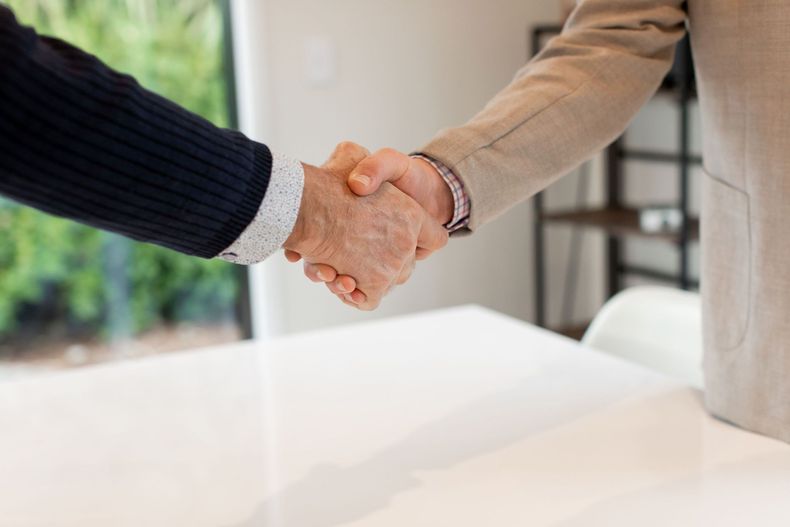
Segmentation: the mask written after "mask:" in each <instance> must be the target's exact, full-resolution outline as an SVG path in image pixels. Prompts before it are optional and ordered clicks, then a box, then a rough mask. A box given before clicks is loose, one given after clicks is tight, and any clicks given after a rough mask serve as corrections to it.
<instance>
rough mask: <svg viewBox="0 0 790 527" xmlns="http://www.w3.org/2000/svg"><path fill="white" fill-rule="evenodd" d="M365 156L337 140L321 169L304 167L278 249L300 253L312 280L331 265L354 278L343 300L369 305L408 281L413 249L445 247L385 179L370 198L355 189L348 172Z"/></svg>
mask: <svg viewBox="0 0 790 527" xmlns="http://www.w3.org/2000/svg"><path fill="white" fill-rule="evenodd" d="M367 154H368V152H367V151H366V150H365V149H363V148H362V147H360V146H358V145H355V144H353V143H342V144H340V145H339V146H338V147H337V149H336V150H335V152H334V154H333V155H332V157H331V158H330V160H329V161H328V162H327V163H326V164H325V165H324V166H323V167H322V168H321V169H319V168H316V167H312V166H309V165H305V185H304V192H303V195H302V204H301V208H300V211H299V216H298V218H297V220H296V225H295V227H294V230H293V233H292V234H291V236H290V237H289V238H288V240H287V241H286V242H285V244H284V247H285V249H286V256H287V257H288V258H289V260H292V261H293V260H294V259H298V258H299V257H302V258H304V259H305V262H306V265H307V266H308V268H309V269H310V272H307V271H306V273H307V274H308V276H309V277H311V278H313V277H314V278H316V279H319V280H321V281H326V280H324V279H323V278H326V276H325V275H324V274H323V273H324V272H331V273H332V274H335V270H337V272H338V273H342V274H343V275H345V276H344V277H342V278H346V279H349V278H348V277H351V276H353V277H354V280H353V281H354V284H353V285H354V286H355V287H356V289H354V288H353V287H352V288H351V290H350V292H347V293H343V295H342V296H341V300H343V301H344V302H345V303H347V304H349V305H353V306H355V307H358V308H360V309H364V310H371V309H375V308H376V307H377V306H378V305H379V303H380V302H381V299H382V298H383V297H384V295H385V294H386V293H387V292H388V291H389V290H390V289H391V288H392V287H393V286H395V285H396V284H399V283H403V282H405V281H406V280H407V279H408V277H409V276H410V275H411V272H412V269H413V267H414V261H415V258H416V256H417V253H418V252H419V254H420V255H425V254H430V253H431V252H433V251H435V250H438V249H441V248H442V247H444V245H445V244H446V243H447V232H446V231H445V229H444V228H443V227H442V226H441V224H439V223H438V222H437V221H436V220H435V219H433V218H431V217H430V216H429V214H428V213H427V212H426V211H425V210H424V209H423V208H422V207H421V206H420V205H418V204H417V202H416V201H415V200H414V199H412V198H410V197H409V196H407V195H406V194H404V193H403V192H401V191H400V190H398V189H396V188H395V187H394V186H393V185H391V184H388V183H387V184H383V185H382V186H381V188H380V189H379V191H378V192H374V193H372V194H371V195H368V196H363V197H359V196H356V195H354V194H353V193H352V192H351V191H350V190H349V188H348V186H347V184H346V180H347V176H348V174H349V172H351V170H352V169H353V168H354V167H356V166H358V164H359V163H360V162H361V161H362V160H363V159H365V157H366V156H367ZM314 264H322V265H314ZM311 273H313V276H311ZM344 281H345V280H339V282H341V284H342V283H343V282H344ZM335 282H338V280H337V279H336V278H335V277H334V276H332V284H333V285H334V283H335ZM346 285H348V284H346ZM352 293H353V294H352Z"/></svg>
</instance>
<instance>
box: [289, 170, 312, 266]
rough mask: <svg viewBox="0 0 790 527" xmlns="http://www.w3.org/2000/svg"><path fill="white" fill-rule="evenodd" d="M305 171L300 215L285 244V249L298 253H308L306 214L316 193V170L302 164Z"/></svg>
mask: <svg viewBox="0 0 790 527" xmlns="http://www.w3.org/2000/svg"><path fill="white" fill-rule="evenodd" d="M302 168H303V169H304V187H303V190H302V200H301V203H300V205H299V213H298V214H297V216H296V222H294V227H293V230H292V231H291V234H290V235H289V236H288V239H286V240H285V243H283V248H285V249H288V250H291V251H295V252H298V253H300V254H301V253H303V252H306V250H307V246H308V245H309V244H308V238H309V236H308V233H309V228H308V227H309V226H308V221H307V218H306V212H307V211H308V210H310V204H309V203H310V201H311V200H312V197H313V191H314V181H315V180H314V176H315V172H314V171H315V170H316V168H315V167H313V166H311V165H308V164H305V163H302Z"/></svg>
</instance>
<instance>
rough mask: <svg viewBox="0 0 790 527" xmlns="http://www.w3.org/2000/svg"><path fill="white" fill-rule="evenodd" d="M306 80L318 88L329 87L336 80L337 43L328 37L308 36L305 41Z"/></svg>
mask: <svg viewBox="0 0 790 527" xmlns="http://www.w3.org/2000/svg"><path fill="white" fill-rule="evenodd" d="M304 64H305V80H306V81H307V83H308V84H309V85H310V86H313V87H316V88H323V87H327V86H329V85H330V84H332V83H333V82H334V80H335V75H336V70H337V65H336V64H337V59H336V53H335V45H334V43H333V42H332V41H331V40H330V39H329V38H328V37H321V36H314V37H308V38H307V39H305V41H304Z"/></svg>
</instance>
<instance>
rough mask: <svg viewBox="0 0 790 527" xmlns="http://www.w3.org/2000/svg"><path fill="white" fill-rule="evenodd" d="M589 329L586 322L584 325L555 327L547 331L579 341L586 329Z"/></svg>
mask: <svg viewBox="0 0 790 527" xmlns="http://www.w3.org/2000/svg"><path fill="white" fill-rule="evenodd" d="M589 327H590V323H589V322H587V323H585V324H579V325H576V326H562V327H555V328H549V331H553V332H554V333H558V334H560V335H562V336H565V337H568V338H571V339H573V340H581V339H582V337H584V334H585V333H586V332H587V328H589Z"/></svg>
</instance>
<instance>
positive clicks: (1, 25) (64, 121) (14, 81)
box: [0, 6, 272, 258]
mask: <svg viewBox="0 0 790 527" xmlns="http://www.w3.org/2000/svg"><path fill="white" fill-rule="evenodd" d="M271 167H272V156H271V152H270V151H269V149H268V148H267V147H266V146H265V145H262V144H260V143H256V142H254V141H251V140H249V139H247V138H246V137H244V135H242V134H241V133H239V132H235V131H231V130H223V129H219V128H217V127H215V126H214V125H212V124H211V123H209V122H208V121H206V120H205V119H202V118H201V117H199V116H197V115H195V114H192V113H190V112H188V111H186V110H185V109H183V108H181V107H179V106H177V105H176V104H173V103H172V102H170V101H168V100H166V99H164V98H162V97H159V96H158V95H156V94H154V93H151V92H149V91H147V90H145V89H144V88H142V87H141V86H140V85H139V84H138V83H137V82H136V81H135V80H134V79H133V78H132V77H129V76H128V75H123V74H120V73H118V72H115V71H113V70H112V69H110V68H108V67H107V66H105V65H104V64H103V63H102V62H101V61H100V60H98V59H97V58H96V57H94V56H92V55H89V54H88V53H85V52H83V51H81V50H79V49H76V48H75V47H73V46H70V45H69V44H67V43H65V42H62V41H60V40H57V39H52V38H47V37H42V36H39V35H37V34H36V32H35V31H34V30H33V29H31V28H27V27H23V26H20V25H19V24H18V22H17V21H16V19H15V17H14V15H13V13H12V12H11V11H10V10H9V9H7V8H5V7H2V6H0V193H2V194H4V195H5V196H7V197H9V198H11V199H14V200H16V201H19V202H21V203H24V204H27V205H29V206H32V207H35V208H38V209H41V210H43V211H46V212H49V213H52V214H56V215H58V216H64V217H67V218H71V219H73V220H76V221H79V222H82V223H85V224H88V225H91V226H94V227H97V228H101V229H106V230H109V231H113V232H116V233H119V234H122V235H125V236H128V237H130V238H134V239H136V240H140V241H145V242H150V243H155V244H158V245H162V246H165V247H169V248H171V249H174V250H176V251H180V252H183V253H186V254H190V255H195V256H201V257H205V258H211V257H213V256H215V255H216V254H218V253H219V252H220V251H222V250H223V249H224V248H226V247H227V246H228V245H230V244H231V243H232V242H233V241H234V240H235V239H236V238H237V237H238V236H239V234H241V232H242V231H243V230H244V229H245V227H246V226H247V224H249V223H250V221H252V219H253V218H254V216H255V214H256V212H257V210H258V208H259V206H260V204H261V201H262V200H263V196H264V194H265V193H266V188H267V186H268V183H269V177H270V174H271Z"/></svg>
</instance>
